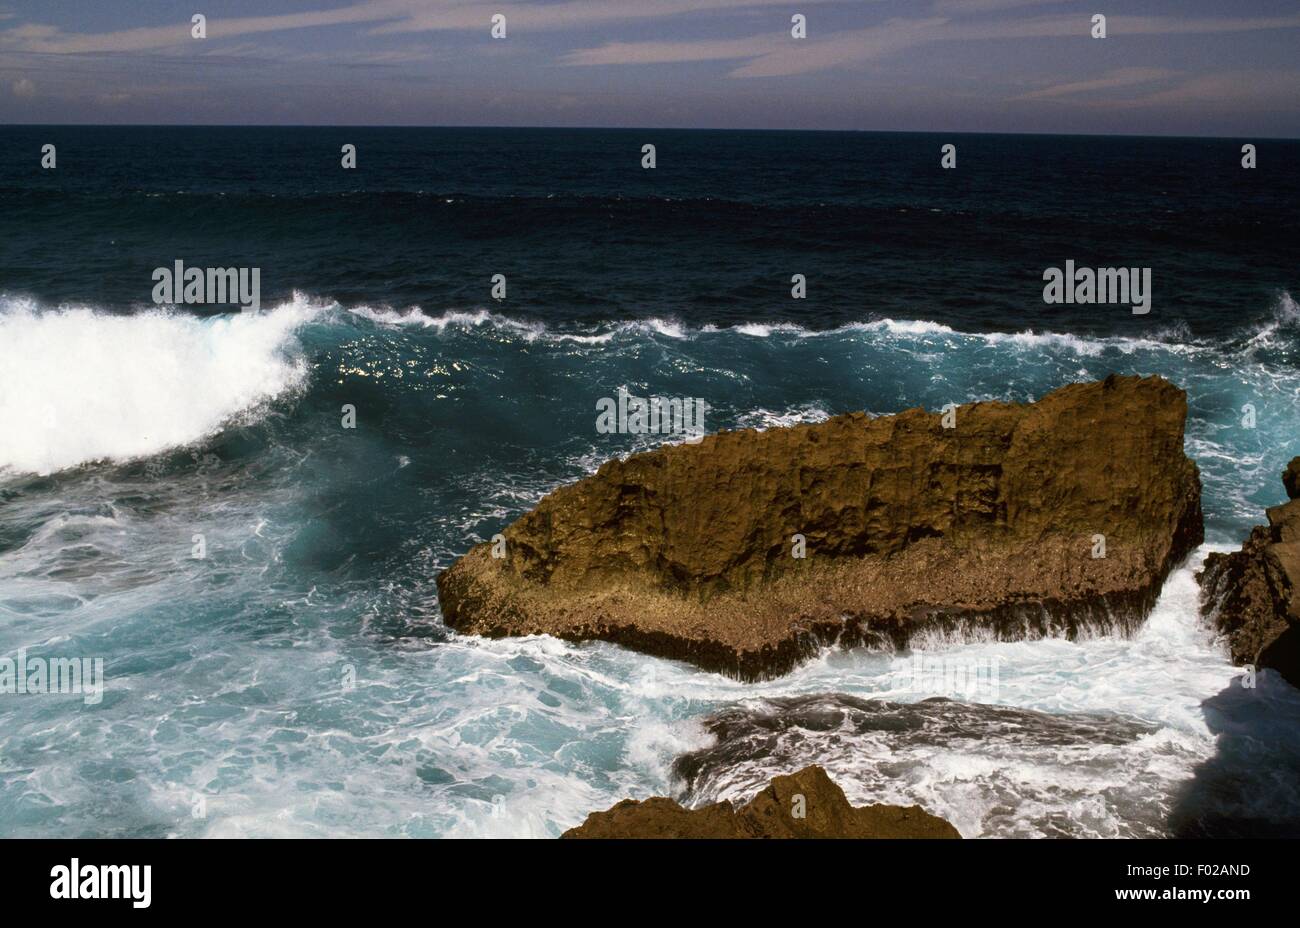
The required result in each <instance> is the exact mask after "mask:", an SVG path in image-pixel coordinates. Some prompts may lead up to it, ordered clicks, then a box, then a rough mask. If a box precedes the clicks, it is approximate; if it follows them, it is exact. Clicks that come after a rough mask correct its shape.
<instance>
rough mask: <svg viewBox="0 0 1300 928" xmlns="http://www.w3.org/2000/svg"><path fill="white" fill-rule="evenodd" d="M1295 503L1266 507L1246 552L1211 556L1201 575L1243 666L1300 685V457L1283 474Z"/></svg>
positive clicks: (1214, 614)
mask: <svg viewBox="0 0 1300 928" xmlns="http://www.w3.org/2000/svg"><path fill="white" fill-rule="evenodd" d="M1282 482H1283V485H1284V486H1285V487H1286V491H1287V496H1289V497H1290V501H1289V502H1286V503H1283V504H1282V505H1280V506H1273V507H1272V508H1270V509H1268V510H1265V515H1266V516H1267V517H1268V525H1266V526H1265V525H1261V526H1257V527H1256V528H1254V529H1252V530H1251V533H1250V537H1249V538H1247V539H1246V543H1245V544H1243V545H1242V546H1241V550H1240V551H1234V552H1232V553H1231V554H1211V555H1209V556H1208V557H1207V558H1206V559H1205V569H1204V570H1202V571H1201V572H1200V573H1199V574H1197V576H1196V579H1197V580H1198V581H1200V584H1201V610H1202V612H1203V613H1204V614H1206V615H1207V616H1208V617H1209V618H1210V619H1211V621H1213V622H1214V624H1215V625H1216V627H1217V628H1218V629H1219V631H1221V632H1223V634H1224V635H1226V636H1227V639H1228V647H1229V650H1230V651H1231V653H1232V659H1233V661H1234V662H1235V663H1237V664H1254V665H1255V666H1256V667H1271V668H1273V669H1274V670H1276V671H1278V673H1280V674H1282V676H1283V677H1285V678H1286V679H1287V680H1288V681H1289V682H1290V683H1291V684H1292V685H1293V686H1300V457H1297V458H1294V459H1292V461H1291V463H1290V465H1288V466H1287V469H1286V470H1285V471H1284V472H1283V474H1282Z"/></svg>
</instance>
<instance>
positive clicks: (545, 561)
mask: <svg viewBox="0 0 1300 928" xmlns="http://www.w3.org/2000/svg"><path fill="white" fill-rule="evenodd" d="M1186 408H1187V405H1186V395H1185V394H1184V393H1183V391H1182V390H1180V389H1178V388H1177V387H1175V386H1173V385H1172V384H1170V383H1169V382H1168V381H1166V380H1163V379H1161V378H1159V377H1146V378H1139V377H1118V376H1114V375H1112V376H1111V377H1108V378H1107V379H1106V380H1105V381H1102V382H1095V383H1087V384H1072V385H1070V386H1066V387H1063V388H1061V389H1058V390H1055V391H1053V392H1051V393H1049V394H1047V395H1046V396H1044V397H1042V398H1041V399H1040V400H1038V401H1037V402H1035V403H1026V404H1010V403H998V402H987V403H975V404H971V405H967V406H961V407H955V408H953V409H951V410H948V411H947V412H945V413H929V412H925V411H924V410H920V409H912V410H908V411H906V412H903V413H899V414H897V415H893V416H881V417H877V418H871V417H869V416H867V415H865V414H863V413H853V414H849V415H842V416H836V417H834V418H832V419H829V420H827V421H825V422H822V423H818V424H815V425H802V426H796V427H793V428H776V429H770V430H767V431H763V432H758V431H753V430H742V431H734V432H723V433H719V434H716V435H710V436H708V437H706V438H705V439H704V440H703V441H702V442H700V443H699V444H694V445H692V444H683V445H676V446H668V447H663V448H659V449H656V450H654V451H650V452H647V453H643V454H636V455H633V456H631V457H628V458H627V459H626V460H614V461H609V462H607V463H605V464H604V465H602V466H601V468H600V469H599V471H598V472H597V473H596V474H594V475H593V476H590V477H587V478H585V479H583V480H579V481H578V482H576V483H574V484H571V485H569V486H565V487H561V488H560V489H558V490H556V491H554V492H552V493H551V494H549V495H548V496H546V497H545V498H544V499H543V500H542V501H541V502H540V503H539V504H538V505H537V507H536V508H535V509H533V510H532V511H531V512H529V513H527V514H526V515H524V516H523V517H521V518H520V519H519V520H517V521H516V522H515V523H513V524H512V525H510V526H509V527H507V528H506V529H505V530H504V532H503V535H504V538H505V543H504V546H503V547H504V550H501V547H502V546H497V550H496V553H497V554H499V555H500V556H494V550H493V548H494V546H493V545H492V544H490V543H484V544H481V545H478V546H476V547H475V548H473V549H472V550H471V551H469V552H468V553H467V554H466V555H465V556H464V557H462V558H460V559H459V560H458V561H457V562H456V563H455V564H453V565H452V567H451V568H449V569H448V570H447V571H444V572H443V573H442V574H441V575H440V576H439V577H438V581H437V582H438V591H439V600H440V603H441V607H442V611H443V615H444V618H445V620H446V621H447V623H448V624H449V625H451V626H452V627H453V628H456V629H457V630H459V631H462V632H467V633H473V634H480V635H486V636H491V637H502V636H509V635H529V634H541V633H545V634H550V635H554V636H556V637H560V638H565V639H568V640H574V641H582V640H590V639H601V640H605V641H611V642H615V643H618V644H622V645H624V646H627V647H629V648H633V649H636V650H640V651H644V652H646V653H650V654H655V655H658V656H661V657H668V658H675V659H680V660H684V661H689V662H691V663H694V664H696V665H697V666H700V667H702V668H705V669H708V670H715V671H719V672H722V673H725V674H728V675H731V676H735V677H738V678H740V679H744V680H756V679H762V678H766V677H771V676H775V675H779V674H782V673H785V672H788V671H789V670H790V669H792V668H793V667H794V666H795V665H796V664H797V663H799V662H800V661H801V660H802V659H804V658H805V657H807V656H808V655H810V654H812V653H815V652H816V651H817V650H818V649H819V648H821V647H822V646H824V645H825V644H827V643H831V642H837V643H839V644H840V645H843V646H853V645H857V644H862V643H878V644H880V645H882V646H885V647H893V648H899V647H904V646H906V645H907V643H908V641H909V640H911V638H912V637H913V636H914V635H915V634H917V633H918V632H921V631H925V630H930V629H935V628H941V629H945V630H950V631H951V630H957V629H962V628H969V627H976V628H979V629H980V630H981V631H984V632H988V631H992V632H993V633H994V634H995V635H996V636H997V637H998V638H1001V639H1007V640H1010V639H1017V638H1026V637H1038V636H1042V635H1045V634H1065V635H1069V636H1073V634H1074V633H1075V632H1076V631H1077V630H1078V629H1079V627H1080V626H1082V625H1084V624H1088V625H1092V626H1095V627H1098V628H1100V629H1103V630H1104V629H1109V628H1112V627H1115V626H1119V627H1121V628H1129V627H1132V626H1134V625H1136V624H1137V623H1139V622H1140V621H1141V620H1142V618H1144V616H1145V614H1146V613H1147V612H1148V611H1149V609H1150V608H1151V606H1152V605H1153V603H1154V602H1155V599H1156V597H1157V596H1158V594H1159V591H1160V588H1161V585H1162V583H1163V581H1164V579H1165V577H1166V576H1167V575H1168V573H1169V572H1170V571H1171V570H1172V569H1173V568H1174V567H1175V566H1177V564H1178V563H1179V562H1180V561H1182V560H1183V559H1184V558H1185V557H1186V556H1187V555H1188V554H1189V553H1190V552H1191V551H1192V550H1193V549H1194V548H1195V547H1196V546H1197V545H1199V544H1200V542H1201V540H1202V525H1201V507H1200V479H1199V475H1198V472H1197V469H1196V465H1195V464H1194V463H1193V462H1192V461H1191V460H1190V459H1189V458H1187V456H1186V455H1185V454H1184V452H1183V424H1184V419H1185V416H1186ZM800 555H802V556H800Z"/></svg>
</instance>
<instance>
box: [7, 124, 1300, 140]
mask: <svg viewBox="0 0 1300 928" xmlns="http://www.w3.org/2000/svg"><path fill="white" fill-rule="evenodd" d="M5 128H30V129H35V128H42V129H46V128H49V129H485V130H507V131H510V130H513V131H520V130H524V131H546V130H550V131H587V132H788V133H795V132H802V133H823V134H841V135H844V134H850V133H855V134H861V135H1005V136H1027V137H1044V138H1060V137H1068V138H1148V139H1206V140H1211V139H1215V140H1225V141H1229V140H1237V139H1264V140H1267V141H1278V142H1294V141H1300V135H1294V136H1290V135H1264V136H1260V135H1187V134H1183V133H1172V132H1170V133H1162V132H1156V133H1151V132H1033V131H1025V132H1009V131H1004V130H1003V131H987V130H984V131H981V130H971V129H795V128H777V127H771V126H768V127H748V126H744V127H735V126H729V127H721V126H718V127H709V126H576V125H518V126H510V125H484V124H473V123H465V124H440V125H435V124H429V123H273V122H252V123H183V122H105V123H95V122H27V123H19V122H10V123H4V124H2V125H0V131H3V130H4V129H5Z"/></svg>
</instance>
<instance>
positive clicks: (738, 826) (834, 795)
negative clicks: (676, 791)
mask: <svg viewBox="0 0 1300 928" xmlns="http://www.w3.org/2000/svg"><path fill="white" fill-rule="evenodd" d="M561 837H564V838H960V837H961V835H960V834H958V833H957V829H956V828H953V827H952V825H950V824H948V823H947V822H945V821H944V820H943V819H941V818H939V817H938V816H934V815H931V814H930V813H928V812H926V811H925V810H923V809H922V808H921V807H920V806H886V805H874V806H858V807H855V806H853V805H850V804H849V801H848V799H846V798H845V797H844V791H843V790H841V789H840V788H839V787H838V786H836V785H835V784H834V783H833V782H832V781H831V778H830V777H828V776H827V775H826V771H825V770H823V769H822V768H821V767H818V766H815V765H814V766H811V767H805V768H804V769H802V770H800V771H799V772H798V773H795V774H791V775H790V776H781V777H776V778H774V779H773V780H772V782H771V784H770V785H769V786H768V787H767V788H766V789H765V790H763V791H762V792H761V793H759V794H758V795H757V796H755V797H754V798H753V799H751V800H750V801H749V802H748V803H746V804H745V805H743V806H741V807H740V808H739V809H734V808H733V807H732V805H731V803H729V802H719V803H715V804H714V805H711V806H706V807H704V808H702V809H683V808H682V807H681V806H679V805H678V804H677V803H675V802H673V800H671V799H664V798H662V797H658V796H656V797H655V798H653V799H647V800H645V801H644V802H637V801H636V800H634V799H625V800H623V801H622V802H620V803H619V804H618V805H616V806H614V807H613V808H612V809H609V810H608V811H606V812H593V813H592V814H591V815H588V816H587V820H586V821H585V822H583V823H582V824H581V825H579V826H578V827H577V828H570V829H569V830H568V831H566V832H565V833H564V834H563V835H561Z"/></svg>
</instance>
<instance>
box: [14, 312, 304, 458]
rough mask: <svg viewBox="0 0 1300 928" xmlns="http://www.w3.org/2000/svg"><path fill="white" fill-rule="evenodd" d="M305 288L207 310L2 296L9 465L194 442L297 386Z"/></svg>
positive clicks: (136, 454) (143, 453)
mask: <svg viewBox="0 0 1300 928" xmlns="http://www.w3.org/2000/svg"><path fill="white" fill-rule="evenodd" d="M318 311H319V307H313V306H311V305H309V304H308V303H307V301H306V300H305V299H304V298H301V297H295V299H294V301H293V302H291V303H288V304H285V305H283V306H280V307H277V308H275V309H272V310H268V311H266V312H261V313H241V314H237V315H228V316H218V317H213V318H208V319H201V318H198V317H195V316H187V315H181V314H174V313H165V312H149V313H144V314H140V315H130V316H119V315H110V314H107V313H102V312H97V311H96V310H94V309H91V308H86V307H62V308H59V309H57V310H44V311H42V310H38V309H37V308H36V307H35V306H33V305H32V304H30V303H25V302H19V301H13V300H10V301H6V302H4V303H3V304H0V424H2V427H3V429H4V440H3V441H0V472H3V471H5V470H10V471H16V472H20V473H36V474H48V473H52V472H54V471H58V470H63V469H66V468H69V467H76V466H78V465H81V464H87V463H90V462H92V461H100V460H106V459H111V460H116V461H123V460H130V459H133V458H141V457H147V456H149V455H153V454H157V453H159V452H161V451H164V450H166V449H168V448H173V447H180V446H184V445H188V444H192V443H193V442H196V441H198V440H200V439H202V438H205V437H206V436H208V435H211V434H213V433H214V432H216V431H217V430H219V429H220V428H221V427H222V425H223V424H225V423H226V422H228V421H230V420H231V419H233V418H234V417H236V416H237V415H238V414H240V413H244V412H247V411H250V410H252V409H253V408H255V407H257V406H259V405H260V404H262V403H265V402H266V401H268V400H271V399H273V398H275V397H277V396H279V395H281V394H283V393H285V392H286V391H288V390H290V389H292V388H294V387H296V386H298V385H299V384H300V383H301V382H302V381H303V379H304V377H305V375H306V363H305V362H304V361H303V360H302V359H301V358H295V357H294V356H293V353H294V351H295V349H296V342H295V339H294V332H295V330H296V329H297V328H298V327H299V326H300V325H302V324H303V323H304V322H306V321H307V320H308V319H310V318H311V317H312V316H314V315H315V314H316V313H317V312H318Z"/></svg>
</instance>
